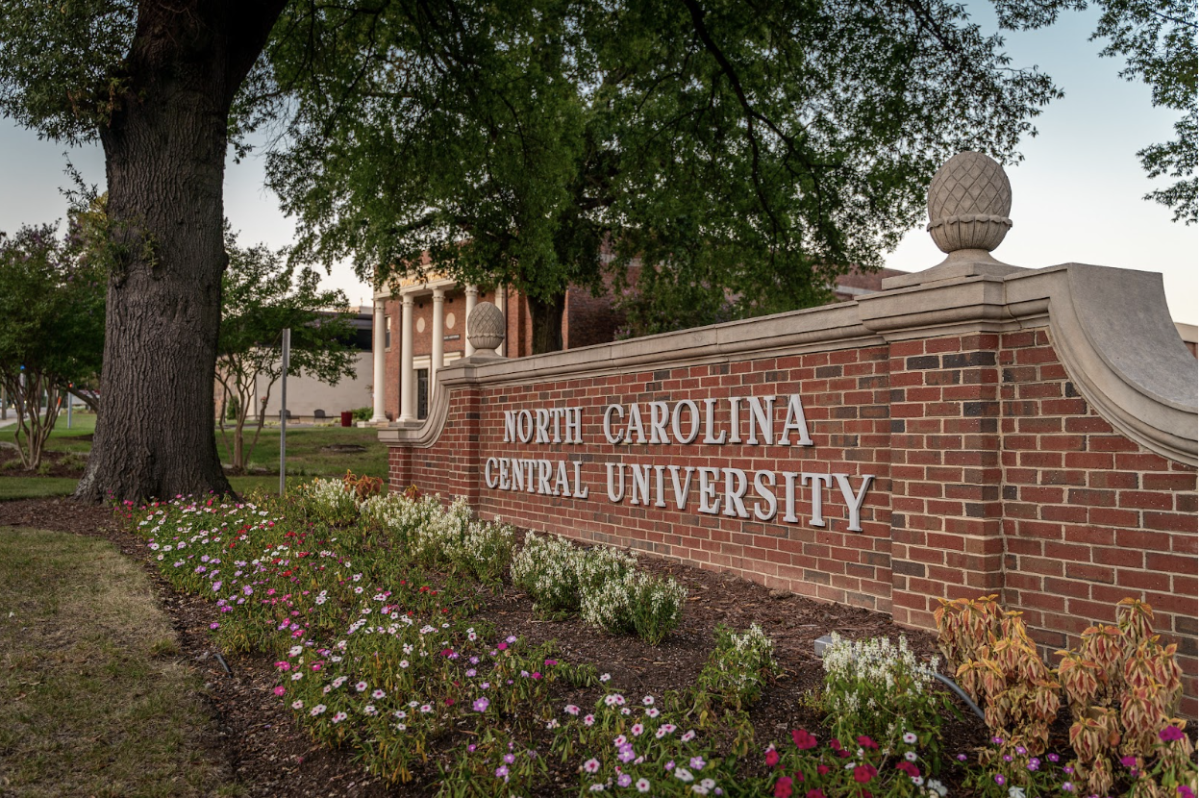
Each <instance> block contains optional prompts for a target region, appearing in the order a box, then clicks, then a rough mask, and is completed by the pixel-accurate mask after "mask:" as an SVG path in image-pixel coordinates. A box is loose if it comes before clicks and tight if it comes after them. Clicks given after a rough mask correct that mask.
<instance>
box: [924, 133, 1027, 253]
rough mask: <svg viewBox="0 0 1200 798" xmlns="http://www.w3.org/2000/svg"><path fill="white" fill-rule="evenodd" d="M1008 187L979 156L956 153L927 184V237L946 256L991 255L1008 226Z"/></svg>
mask: <svg viewBox="0 0 1200 798" xmlns="http://www.w3.org/2000/svg"><path fill="white" fill-rule="evenodd" d="M1011 210H1012V186H1011V185H1010V184H1009V182H1008V175H1006V174H1005V173H1004V168H1003V167H1002V166H1000V164H998V163H996V162H995V161H993V160H992V159H991V158H989V157H988V156H986V155H984V154H983V153H981V152H960V153H959V154H958V155H955V156H954V157H953V158H951V159H950V160H948V161H946V163H944V164H942V168H941V169H939V170H937V174H935V175H934V176H933V181H932V182H931V183H930V184H929V227H928V228H926V229H928V230H929V234H930V235H931V236H933V240H934V243H936V244H937V245H938V249H940V250H941V251H942V252H945V253H947V254H949V253H952V252H957V251H959V250H964V249H975V250H983V251H984V252H991V251H992V250H993V249H995V248H996V247H998V246H1000V242H1001V241H1003V240H1004V236H1005V235H1006V234H1007V233H1008V229H1009V228H1010V227H1012V220H1011V219H1009V218H1008V214H1009V211H1011Z"/></svg>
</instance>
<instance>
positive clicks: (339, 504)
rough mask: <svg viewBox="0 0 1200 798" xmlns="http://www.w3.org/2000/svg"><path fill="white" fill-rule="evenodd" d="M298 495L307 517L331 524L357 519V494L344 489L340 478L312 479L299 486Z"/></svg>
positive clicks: (349, 522) (350, 522) (343, 524)
mask: <svg viewBox="0 0 1200 798" xmlns="http://www.w3.org/2000/svg"><path fill="white" fill-rule="evenodd" d="M299 496H300V502H301V504H302V505H303V507H304V509H305V511H306V512H307V513H308V517H309V518H312V519H315V520H317V521H320V522H322V523H326V524H329V525H331V526H345V525H347V524H352V523H354V522H355V521H357V520H358V515H359V511H358V508H359V501H358V496H356V495H355V494H354V493H353V492H352V491H349V490H346V486H345V485H344V484H343V483H342V481H341V480H340V479H314V480H313V481H312V482H309V483H307V484H304V485H301V486H300V490H299Z"/></svg>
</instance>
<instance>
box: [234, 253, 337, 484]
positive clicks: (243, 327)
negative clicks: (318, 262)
mask: <svg viewBox="0 0 1200 798" xmlns="http://www.w3.org/2000/svg"><path fill="white" fill-rule="evenodd" d="M226 249H227V251H228V252H229V268H228V269H226V271H225V276H224V277H223V278H222V281H221V292H222V313H221V335H220V338H219V340H218V342H217V370H216V373H217V380H218V382H220V383H221V387H222V388H223V389H224V391H223V394H224V401H223V406H222V407H221V408H219V413H218V418H219V419H220V422H219V423H220V432H221V435H222V437H224V438H225V440H226V446H227V448H229V449H230V451H231V452H232V457H233V462H232V464H231V465H232V467H233V470H234V471H235V472H239V473H240V472H242V471H244V470H245V468H246V464H247V463H248V462H249V460H250V456H251V455H252V454H253V452H254V447H255V446H257V445H258V438H259V435H260V434H261V433H262V430H263V425H264V422H265V421H266V414H265V412H263V411H264V409H265V407H266V405H267V402H268V401H269V400H270V396H271V390H272V388H273V387H274V386H275V383H276V382H278V381H279V378H280V376H281V375H282V346H283V340H282V334H283V330H284V329H287V328H290V329H291V331H292V343H291V355H290V358H289V365H288V373H289V374H290V375H291V376H293V377H295V376H301V375H303V376H308V377H313V378H315V379H317V380H320V381H321V382H325V383H329V384H330V385H336V384H337V383H338V381H339V380H340V379H341V378H342V377H353V376H354V373H355V372H354V365H355V359H356V358H357V355H358V350H357V348H356V347H355V346H354V345H353V340H354V331H353V329H352V328H351V327H350V322H349V316H348V314H347V313H345V312H344V311H341V312H338V311H339V309H344V308H346V305H347V302H346V296H345V294H343V293H342V292H341V291H322V290H321V289H320V286H319V283H320V275H319V274H317V272H315V271H313V270H312V269H309V268H299V269H298V268H297V267H296V266H295V265H292V264H289V263H288V262H287V259H286V257H285V256H284V253H281V252H272V251H271V250H270V249H268V248H266V247H265V246H262V245H259V246H257V247H250V248H248V249H243V248H241V247H238V246H237V241H236V240H235V239H234V237H233V236H232V235H230V234H228V233H227V234H226ZM256 385H257V390H256ZM259 391H261V393H259V394H258V396H257V398H258V406H257V407H256V403H255V397H256V393H257V392H259ZM252 412H256V415H257V420H256V423H255V428H254V437H253V438H252V439H251V440H250V443H249V446H247V445H246V443H245V428H246V422H247V420H248V419H249V417H250V414H251V413H252ZM228 416H231V417H232V421H233V446H232V447H229V446H228V433H227V431H226V427H225V421H226V419H227V417H228Z"/></svg>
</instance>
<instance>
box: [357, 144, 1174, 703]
mask: <svg viewBox="0 0 1200 798" xmlns="http://www.w3.org/2000/svg"><path fill="white" fill-rule="evenodd" d="M963 157H964V156H956V159H954V160H952V161H951V162H950V163H949V164H947V167H944V168H943V171H942V172H941V173H939V177H938V178H936V179H935V184H934V186H933V189H932V190H931V194H933V195H935V196H933V197H931V202H930V208H931V217H932V218H933V219H934V221H933V223H931V227H933V228H934V232H935V233H936V235H935V239H936V240H939V245H940V246H942V248H943V249H944V250H946V251H948V253H949V256H948V257H947V259H946V260H945V261H944V262H943V263H942V264H940V265H938V266H936V267H934V268H933V269H930V270H928V271H925V272H921V273H918V274H913V275H905V276H902V277H893V278H889V279H888V280H885V281H884V289H885V290H883V291H881V292H879V293H875V294H870V295H861V296H858V297H856V298H855V299H854V301H851V302H844V303H841V304H836V305H828V306H825V307H820V308H814V309H810V310H804V311H797V312H793V313H785V314H781V315H777V316H771V317H766V318H761V319H754V320H748V321H740V322H731V323H728V324H722V325H716V326H712V327H706V328H702V329H697V330H687V331H683V332H678V333H671V334H666V335H659V336H654V337H650V338H643V339H637V340H632V341H624V342H618V343H612V344H602V345H597V346H591V347H586V348H582V349H572V350H569V351H565V352H558V353H553V354H549V355H542V356H536V357H526V358H519V359H507V358H501V357H498V356H496V355H494V354H491V353H488V354H476V355H474V356H472V357H470V358H465V359H463V360H460V361H456V362H455V363H453V364H451V365H450V366H449V367H447V368H445V369H443V370H442V371H440V372H439V374H438V385H439V388H438V393H437V394H436V396H435V398H434V400H433V403H432V405H431V408H430V414H429V418H428V419H426V421H425V422H424V423H423V424H411V425H392V426H390V427H388V428H385V429H383V430H382V431H381V433H380V437H381V439H382V440H383V441H384V442H386V443H387V444H388V446H389V447H390V449H389V452H390V470H391V473H390V482H391V487H392V489H394V490H401V489H404V488H406V487H407V486H409V485H416V486H418V487H419V488H421V489H422V490H424V491H430V492H436V493H440V494H442V495H443V496H445V497H450V496H459V495H461V496H465V497H466V498H467V500H468V501H469V502H470V504H471V505H472V506H473V507H474V508H475V509H476V511H477V512H478V513H479V514H480V515H481V516H483V517H484V518H496V517H500V518H503V519H504V520H506V521H509V522H512V523H514V524H517V525H520V526H524V527H527V528H530V529H535V530H546V531H553V532H557V533H560V534H564V535H568V536H571V537H574V538H576V539H580V540H586V541H596V542H603V543H608V544H613V545H618V546H628V547H631V548H633V549H636V550H639V551H643V552H649V553H652V554H655V555H658V556H663V557H668V558H672V559H675V560H679V561H683V562H687V563H691V564H694V565H697V566H700V567H703V568H710V569H718V570H722V571H727V572H731V573H734V574H738V575H741V576H745V577H747V578H750V579H753V580H755V581H758V582H760V583H763V584H765V585H768V586H770V587H774V588H780V589H785V590H790V591H793V592H796V593H799V594H803V595H806V596H811V597H813V598H817V599H820V600H826V601H836V602H842V603H847V604H852V605H855V606H861V607H867V608H870V609H873V610H876V611H880V612H886V613H890V614H891V615H892V616H893V617H894V618H895V619H896V621H897V622H898V623H901V624H904V625H908V626H913V627H919V628H930V627H932V613H933V611H934V610H935V609H936V608H937V599H939V598H957V597H963V596H967V597H976V596H979V595H982V594H986V593H999V594H1000V595H1001V596H1002V598H1003V600H1004V603H1005V605H1006V606H1007V607H1008V608H1010V609H1017V610H1021V611H1023V612H1024V613H1025V616H1024V617H1025V619H1026V621H1027V622H1028V623H1029V626H1030V630H1031V633H1032V634H1033V635H1034V637H1035V639H1036V640H1037V641H1038V642H1039V644H1041V645H1042V646H1043V648H1044V650H1053V649H1055V648H1061V647H1064V646H1066V645H1069V644H1072V643H1073V642H1074V641H1075V640H1077V638H1078V635H1079V633H1080V632H1081V631H1082V630H1083V629H1084V628H1086V627H1087V626H1088V625H1090V624H1093V623H1096V622H1113V621H1114V620H1115V615H1116V614H1115V606H1116V603H1117V602H1118V601H1119V600H1120V599H1122V598H1125V597H1127V596H1134V597H1138V598H1141V599H1144V600H1146V601H1149V602H1150V603H1151V604H1152V605H1153V607H1154V609H1155V612H1156V624H1157V628H1158V630H1159V631H1160V632H1162V633H1163V636H1164V638H1165V639H1166V640H1169V641H1171V642H1176V643H1178V644H1179V654H1180V657H1181V664H1182V666H1183V669H1184V673H1185V682H1186V694H1187V698H1186V700H1185V706H1184V711H1185V712H1186V713H1188V714H1189V716H1190V717H1195V715H1196V690H1197V684H1196V664H1197V663H1196V643H1197V629H1196V621H1197V550H1196V541H1197V529H1196V525H1197V508H1196V496H1197V494H1196V460H1197V434H1196V420H1197V415H1196V410H1197V397H1196V380H1197V372H1196V361H1195V359H1194V358H1193V357H1192V355H1191V354H1190V352H1189V351H1188V350H1187V349H1186V347H1185V346H1184V344H1183V342H1182V341H1181V340H1180V338H1179V335H1178V333H1177V331H1176V329H1175V327H1174V325H1173V324H1172V322H1171V319H1170V316H1169V315H1168V312H1167V307H1166V302H1165V298H1164V296H1163V291H1162V283H1161V277H1160V276H1159V275H1156V274H1151V273H1146V272H1136V271H1128V270H1122V269H1110V268H1104V267H1098V266H1086V265H1081V264H1066V265H1062V266H1053V267H1048V268H1044V269H1036V270H1035V269H1020V268H1017V267H1013V266H1007V265H1004V264H1001V263H999V262H997V261H995V260H994V259H992V258H991V256H990V255H989V254H988V251H989V250H990V249H991V248H992V247H994V246H995V245H996V244H997V243H999V238H997V237H996V236H997V231H999V235H1000V236H1001V237H1002V233H1003V231H1004V230H1005V229H1007V224H1010V223H1009V222H1008V220H1007V218H1006V214H1007V212H1008V208H1007V205H1004V204H1003V203H998V202H997V200H996V197H997V190H996V188H995V186H996V185H997V184H998V181H997V180H995V179H993V180H991V181H986V180H985V181H983V183H985V184H986V185H985V186H984V188H983V189H980V188H978V186H979V185H980V181H979V180H977V179H975V178H973V177H972V175H974V176H975V177H978V173H979V172H980V168H979V166H980V165H979V163H978V162H975V161H971V162H970V163H968V164H967V166H968V167H970V168H969V169H966V170H965V172H964V174H965V177H964V174H959V175H957V176H956V175H955V174H953V169H951V167H953V166H955V161H956V160H957V159H962V158H963ZM979 157H982V156H979ZM968 160H970V159H968ZM958 166H960V167H961V166H963V164H961V163H960V164H958ZM983 167H984V170H983V171H984V174H985V176H986V170H987V168H990V167H988V166H987V164H983ZM995 168H996V169H997V170H998V168H999V167H995ZM948 170H949V171H950V172H951V174H950V175H949V177H947V175H946V174H945V173H946V172H947V171H948ZM972 170H974V171H972ZM992 176H993V178H994V173H993V175H992ZM1000 176H1001V177H1003V173H1002V172H1001V173H1000ZM956 179H957V180H958V183H956V184H955V185H957V186H958V189H957V190H956V191H954V192H950V193H951V194H952V196H953V197H954V199H953V201H949V200H947V201H943V202H940V203H935V201H934V200H935V199H936V198H937V196H936V195H937V193H938V189H939V187H940V188H941V189H943V190H944V189H945V188H946V185H947V183H948V182H949V183H952V182H953V181H954V180H956ZM939 180H940V181H941V183H939V182H938V181H939ZM972 180H974V182H972ZM964 186H965V188H964ZM1006 186H1007V181H1006V180H1005V181H1004V183H1003V187H1006ZM952 187H953V186H952ZM943 193H944V192H943ZM1001 199H1002V198H1001ZM955 203H957V204H955ZM938 231H940V233H939V232H938ZM965 245H970V246H965ZM483 307H484V306H483V305H481V306H480V307H479V308H476V311H479V310H480V309H481V308H483ZM470 332H471V331H470V329H468V335H470Z"/></svg>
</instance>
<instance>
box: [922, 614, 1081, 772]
mask: <svg viewBox="0 0 1200 798" xmlns="http://www.w3.org/2000/svg"><path fill="white" fill-rule="evenodd" d="M940 601H941V604H942V606H941V607H939V608H938V609H937V610H936V611H935V612H934V620H935V621H936V623H937V625H938V642H939V644H940V645H941V648H942V653H943V654H945V655H946V659H947V660H948V661H949V663H950V665H951V667H953V668H954V673H955V678H956V680H957V681H958V684H959V685H960V686H961V687H962V688H963V690H964V691H965V692H966V693H967V695H969V696H971V698H972V699H973V700H974V701H975V702H976V703H977V704H980V705H982V707H983V714H984V720H985V721H986V722H987V725H988V728H989V729H991V731H992V734H993V735H996V736H998V737H1001V738H1003V739H1005V740H1007V741H1009V744H1010V745H1011V746H1017V745H1020V746H1022V747H1024V748H1027V749H1028V750H1029V751H1030V752H1032V753H1033V754H1034V755H1038V754H1041V753H1042V752H1043V751H1045V750H1046V745H1047V743H1048V741H1049V739H1050V724H1051V723H1053V722H1054V719H1055V718H1056V717H1057V716H1058V707H1059V703H1060V701H1059V696H1058V692H1059V687H1058V682H1057V681H1055V680H1054V679H1053V677H1052V676H1051V674H1050V670H1049V669H1048V668H1047V667H1046V664H1045V663H1044V662H1042V658H1041V657H1040V656H1038V653H1037V647H1036V646H1035V645H1034V643H1033V641H1032V640H1030V638H1029V633H1028V631H1027V630H1026V628H1025V622H1024V621H1022V620H1021V613H1019V612H1003V611H1002V610H1001V609H1000V608H999V606H998V605H996V603H995V601H996V596H994V595H993V596H987V597H984V598H980V599H978V600H976V601H968V600H966V599H958V600H956V601H945V600H940Z"/></svg>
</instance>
